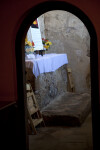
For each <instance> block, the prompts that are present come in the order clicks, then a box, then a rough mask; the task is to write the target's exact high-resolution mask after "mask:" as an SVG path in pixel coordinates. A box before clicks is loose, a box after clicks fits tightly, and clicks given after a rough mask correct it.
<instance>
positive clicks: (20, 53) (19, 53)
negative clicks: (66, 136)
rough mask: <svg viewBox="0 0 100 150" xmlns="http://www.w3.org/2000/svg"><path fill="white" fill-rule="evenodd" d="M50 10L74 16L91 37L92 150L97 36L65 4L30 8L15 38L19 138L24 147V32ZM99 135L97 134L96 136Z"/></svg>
mask: <svg viewBox="0 0 100 150" xmlns="http://www.w3.org/2000/svg"><path fill="white" fill-rule="evenodd" d="M50 10H65V11H69V12H71V13H73V14H74V15H76V16H77V17H78V18H79V19H80V20H82V22H83V23H84V24H85V26H86V27H87V29H88V32H89V34H90V37H91V43H90V49H91V52H90V66H91V81H92V82H91V87H92V89H91V102H92V122H93V143H94V145H93V146H94V149H96V147H98V139H97V138H96V137H97V133H99V132H98V130H99V124H98V120H97V118H98V115H99V88H98V49H97V36H96V32H95V29H94V27H93V24H92V23H91V21H90V19H89V18H88V17H87V16H86V15H85V14H84V13H83V12H82V11H81V10H80V9H79V8H76V7H75V6H73V5H71V4H68V3H66V2H60V1H59V2H46V3H41V4H39V5H38V6H36V7H34V8H32V9H31V10H29V11H28V12H26V14H25V19H24V20H23V23H22V25H21V27H20V29H19V32H18V34H17V36H16V64H17V83H18V107H19V112H20V125H21V129H22V130H21V136H22V137H23V144H24V146H25V147H26V144H25V143H27V142H26V141H27V136H26V132H25V131H26V121H27V120H26V119H25V118H26V94H25V90H26V87H25V64H24V59H25V57H24V39H25V35H26V32H27V30H28V28H29V26H30V24H31V23H32V21H33V20H35V19H36V18H37V17H38V16H40V15H41V14H43V13H45V12H47V11H50ZM23 116H24V117H23ZM98 135H99V134H98Z"/></svg>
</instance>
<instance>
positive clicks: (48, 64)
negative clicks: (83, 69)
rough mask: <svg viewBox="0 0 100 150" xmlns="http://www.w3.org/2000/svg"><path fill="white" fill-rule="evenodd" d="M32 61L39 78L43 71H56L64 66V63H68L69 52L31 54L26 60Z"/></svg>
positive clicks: (34, 71)
mask: <svg viewBox="0 0 100 150" xmlns="http://www.w3.org/2000/svg"><path fill="white" fill-rule="evenodd" d="M25 61H26V62H27V61H31V62H32V63H33V69H32V71H33V74H34V75H35V77H36V78H37V77H38V76H39V75H40V74H41V73H46V72H54V71H55V70H57V69H58V68H59V67H61V66H63V65H64V64H68V59H67V54H56V53H52V54H45V55H43V56H41V55H38V54H37V55H36V57H34V55H33V56H32V54H31V55H29V56H28V59H27V58H26V60H25Z"/></svg>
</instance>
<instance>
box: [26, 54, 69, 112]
mask: <svg viewBox="0 0 100 150" xmlns="http://www.w3.org/2000/svg"><path fill="white" fill-rule="evenodd" d="M67 64H68V59H67V54H54V53H53V54H45V55H43V56H41V55H28V57H27V56H26V58H25V66H26V82H29V83H31V85H32V88H33V91H34V94H35V96H36V99H37V101H38V104H39V107H40V109H41V108H43V107H45V106H46V105H48V104H49V103H50V102H51V101H53V100H54V99H55V98H56V97H57V96H59V95H60V94H62V93H63V92H66V91H67V70H66V69H67Z"/></svg>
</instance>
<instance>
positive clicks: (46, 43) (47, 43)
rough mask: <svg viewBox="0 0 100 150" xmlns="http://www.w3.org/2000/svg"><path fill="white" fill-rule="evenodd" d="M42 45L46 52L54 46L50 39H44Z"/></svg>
mask: <svg viewBox="0 0 100 150" xmlns="http://www.w3.org/2000/svg"><path fill="white" fill-rule="evenodd" d="M42 43H43V47H44V48H45V49H46V50H48V49H49V48H50V46H51V45H52V43H51V42H50V41H49V40H48V39H44V38H42Z"/></svg>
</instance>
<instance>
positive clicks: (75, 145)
mask: <svg viewBox="0 0 100 150" xmlns="http://www.w3.org/2000/svg"><path fill="white" fill-rule="evenodd" d="M29 146H30V149H29V150H93V145H92V123H91V113H90V114H89V115H88V116H87V118H86V119H85V121H84V123H83V124H82V125H81V126H80V127H67V126H63V127H62V126H59V127H58V126H56V127H53V126H52V127H38V128H37V135H30V136H29Z"/></svg>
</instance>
